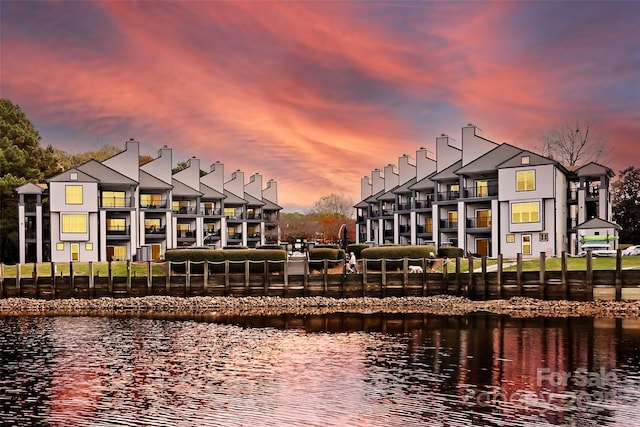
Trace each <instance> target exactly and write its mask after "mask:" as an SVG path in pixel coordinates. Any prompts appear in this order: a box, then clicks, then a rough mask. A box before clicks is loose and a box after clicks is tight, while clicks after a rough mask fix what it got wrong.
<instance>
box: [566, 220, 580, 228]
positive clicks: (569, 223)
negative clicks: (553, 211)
mask: <svg viewBox="0 0 640 427" xmlns="http://www.w3.org/2000/svg"><path fill="white" fill-rule="evenodd" d="M577 225H578V218H568V219H567V228H568V229H569V230H574V229H575V228H576V226H577Z"/></svg>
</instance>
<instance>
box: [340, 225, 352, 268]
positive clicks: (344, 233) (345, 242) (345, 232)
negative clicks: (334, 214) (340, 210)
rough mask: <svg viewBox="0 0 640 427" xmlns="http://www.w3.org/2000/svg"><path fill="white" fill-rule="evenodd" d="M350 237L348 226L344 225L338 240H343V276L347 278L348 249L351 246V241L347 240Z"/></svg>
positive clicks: (341, 227)
mask: <svg viewBox="0 0 640 427" xmlns="http://www.w3.org/2000/svg"><path fill="white" fill-rule="evenodd" d="M347 236H348V230H347V224H342V225H341V226H340V229H339V230H338V240H340V239H342V247H344V256H345V258H344V263H343V265H342V275H343V276H346V275H347V255H348V254H347V247H348V245H349V240H348V239H347Z"/></svg>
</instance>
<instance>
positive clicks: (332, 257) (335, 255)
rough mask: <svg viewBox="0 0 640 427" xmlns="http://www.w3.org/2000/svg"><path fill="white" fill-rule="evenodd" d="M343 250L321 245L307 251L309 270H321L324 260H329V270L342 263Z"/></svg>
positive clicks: (336, 246) (333, 246) (337, 247)
mask: <svg viewBox="0 0 640 427" xmlns="http://www.w3.org/2000/svg"><path fill="white" fill-rule="evenodd" d="M344 258H345V253H344V249H339V246H338V245H321V247H317V246H316V247H315V248H313V249H309V269H310V270H322V269H323V268H324V260H325V259H327V260H329V263H328V265H329V268H331V267H335V266H337V265H339V264H340V263H341V262H343V261H344Z"/></svg>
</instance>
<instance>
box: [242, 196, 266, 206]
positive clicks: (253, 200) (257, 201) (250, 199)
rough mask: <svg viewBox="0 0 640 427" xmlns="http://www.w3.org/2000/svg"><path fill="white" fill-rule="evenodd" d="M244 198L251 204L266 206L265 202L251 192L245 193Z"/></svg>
mask: <svg viewBox="0 0 640 427" xmlns="http://www.w3.org/2000/svg"><path fill="white" fill-rule="evenodd" d="M244 198H245V200H246V201H247V204H248V205H249V206H264V202H263V201H262V200H260V199H256V198H255V197H253V196H252V195H251V194H249V193H244Z"/></svg>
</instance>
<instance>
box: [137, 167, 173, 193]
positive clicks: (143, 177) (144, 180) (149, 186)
mask: <svg viewBox="0 0 640 427" xmlns="http://www.w3.org/2000/svg"><path fill="white" fill-rule="evenodd" d="M139 184H140V189H144V190H171V189H172V188H173V186H171V184H168V183H166V182H164V181H163V180H161V179H158V178H156V177H155V176H153V175H151V174H150V173H148V172H145V171H143V170H142V169H140V183H139Z"/></svg>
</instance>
